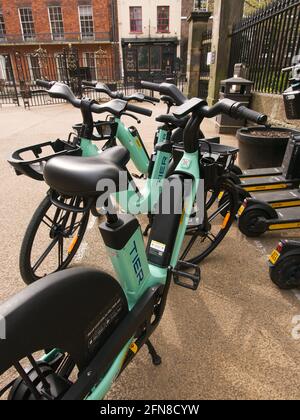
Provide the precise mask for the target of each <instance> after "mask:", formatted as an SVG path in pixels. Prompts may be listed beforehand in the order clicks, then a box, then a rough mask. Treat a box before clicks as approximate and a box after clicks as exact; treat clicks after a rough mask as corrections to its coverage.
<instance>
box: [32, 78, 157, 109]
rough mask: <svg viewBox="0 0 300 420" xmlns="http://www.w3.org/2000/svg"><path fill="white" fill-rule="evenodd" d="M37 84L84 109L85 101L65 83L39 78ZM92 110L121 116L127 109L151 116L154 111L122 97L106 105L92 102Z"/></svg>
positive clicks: (52, 95)
mask: <svg viewBox="0 0 300 420" xmlns="http://www.w3.org/2000/svg"><path fill="white" fill-rule="evenodd" d="M36 83H37V85H38V86H42V87H44V88H46V89H47V90H48V94H49V95H50V96H51V97H52V98H56V99H64V100H66V101H67V102H69V103H71V104H72V105H73V106H74V107H75V108H80V109H82V105H83V101H82V100H81V99H78V98H76V96H75V95H74V93H73V92H72V90H71V89H70V87H69V86H67V85H66V84H64V83H58V82H47V81H44V80H37V82H36ZM90 110H91V112H93V113H95V114H102V113H104V112H109V113H111V114H113V115H116V116H120V115H122V113H123V112H125V111H126V110H128V111H131V112H134V113H136V114H140V115H145V116H147V117H151V115H152V111H150V110H149V109H146V108H141V107H138V106H134V105H129V104H128V103H127V102H126V101H123V100H121V99H115V100H113V101H110V102H108V103H107V104H104V105H99V104H97V103H92V102H91V103H90Z"/></svg>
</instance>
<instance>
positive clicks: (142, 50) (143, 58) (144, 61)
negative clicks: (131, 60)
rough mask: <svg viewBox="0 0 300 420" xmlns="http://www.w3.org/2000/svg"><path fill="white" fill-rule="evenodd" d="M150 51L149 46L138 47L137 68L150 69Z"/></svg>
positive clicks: (141, 69) (140, 69)
mask: <svg viewBox="0 0 300 420" xmlns="http://www.w3.org/2000/svg"><path fill="white" fill-rule="evenodd" d="M149 59H150V51H149V47H146V46H145V47H139V48H138V70H139V71H149V70H150V61H149Z"/></svg>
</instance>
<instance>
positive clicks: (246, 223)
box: [239, 208, 269, 238]
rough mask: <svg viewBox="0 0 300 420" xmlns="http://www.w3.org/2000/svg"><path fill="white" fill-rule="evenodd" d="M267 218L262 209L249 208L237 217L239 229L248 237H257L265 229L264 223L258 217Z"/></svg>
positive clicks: (264, 231)
mask: <svg viewBox="0 0 300 420" xmlns="http://www.w3.org/2000/svg"><path fill="white" fill-rule="evenodd" d="M261 218H262V219H269V217H268V214H267V213H266V212H265V211H264V210H262V209H255V208H253V209H251V208H250V209H249V210H245V212H244V213H243V214H242V215H241V216H240V217H239V229H240V231H241V232H242V233H243V234H244V235H246V236H247V237H248V238H258V237H259V236H261V235H263V234H264V233H266V231H267V225H266V224H265V223H263V222H262V223H259V219H261Z"/></svg>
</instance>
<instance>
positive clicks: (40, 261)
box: [32, 236, 59, 273]
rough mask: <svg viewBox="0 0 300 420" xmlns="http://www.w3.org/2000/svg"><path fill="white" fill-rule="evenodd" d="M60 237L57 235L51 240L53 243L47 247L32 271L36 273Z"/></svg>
mask: <svg viewBox="0 0 300 420" xmlns="http://www.w3.org/2000/svg"><path fill="white" fill-rule="evenodd" d="M58 239H59V237H58V236H57V237H56V238H54V239H53V241H52V242H51V244H50V245H49V246H48V247H47V248H46V250H45V251H44V253H43V254H42V255H41V257H40V258H39V259H38V261H37V262H36V263H35V264H34V266H33V267H32V271H33V272H34V273H35V272H36V270H37V269H38V268H39V267H40V266H41V264H42V263H43V261H44V260H45V258H46V257H47V255H48V254H49V253H50V252H51V251H52V249H53V248H54V247H55V245H56V244H57V241H58Z"/></svg>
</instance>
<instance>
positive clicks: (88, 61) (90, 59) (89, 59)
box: [83, 53, 98, 80]
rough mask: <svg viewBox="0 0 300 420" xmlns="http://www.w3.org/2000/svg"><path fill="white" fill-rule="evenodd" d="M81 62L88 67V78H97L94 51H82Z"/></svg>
mask: <svg viewBox="0 0 300 420" xmlns="http://www.w3.org/2000/svg"><path fill="white" fill-rule="evenodd" d="M83 64H84V66H85V67H86V68H88V72H89V75H88V76H89V77H87V79H89V80H97V79H98V78H97V65H96V55H95V53H83Z"/></svg>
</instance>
